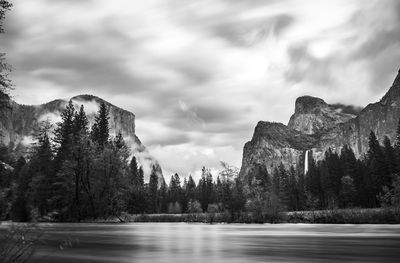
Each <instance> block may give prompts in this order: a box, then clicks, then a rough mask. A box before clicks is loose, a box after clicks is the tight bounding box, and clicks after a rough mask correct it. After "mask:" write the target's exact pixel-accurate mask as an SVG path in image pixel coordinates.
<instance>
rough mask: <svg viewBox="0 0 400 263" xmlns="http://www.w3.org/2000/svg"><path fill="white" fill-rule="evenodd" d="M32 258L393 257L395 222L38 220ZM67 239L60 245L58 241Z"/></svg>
mask: <svg viewBox="0 0 400 263" xmlns="http://www.w3.org/2000/svg"><path fill="white" fill-rule="evenodd" d="M41 227H42V228H43V229H45V231H46V233H45V235H44V241H45V243H44V244H43V245H42V246H41V247H40V248H39V250H38V251H37V254H36V256H35V259H36V260H37V261H38V262H185V263H187V262H190V263H193V262H206V263H211V262H337V261H343V262H348V261H358V262H399V260H400V226H397V225H303V224H282V225H206V224H186V223H157V224H153V223H147V224H43V225H41ZM62 240H69V241H71V246H69V245H68V242H66V243H64V244H65V246H63V247H62V249H60V247H59V245H60V241H62Z"/></svg>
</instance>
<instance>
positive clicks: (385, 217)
mask: <svg viewBox="0 0 400 263" xmlns="http://www.w3.org/2000/svg"><path fill="white" fill-rule="evenodd" d="M6 222H10V223H13V222H12V221H0V225H1V224H4V223H6ZM179 222H181V223H205V224H214V223H224V224H265V223H271V224H285V223H290V224H299V223H303V224H400V208H398V207H391V208H362V209H361V208H353V209H332V210H316V211H292V212H279V213H275V214H270V213H263V214H258V215H255V214H254V213H241V214H235V215H233V216H232V215H231V214H229V213H195V214H122V215H120V216H118V217H117V216H110V217H107V218H97V219H84V220H79V221H55V220H43V219H38V220H36V221H32V222H27V223H100V224H101V223H103V224H107V223H110V224H124V223H179Z"/></svg>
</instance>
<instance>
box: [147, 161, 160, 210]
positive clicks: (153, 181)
mask: <svg viewBox="0 0 400 263" xmlns="http://www.w3.org/2000/svg"><path fill="white" fill-rule="evenodd" d="M157 190H158V176H157V172H156V169H155V167H154V166H153V167H152V170H151V174H150V181H149V212H150V213H157V212H158V209H157V200H158V195H157V194H158V191H157Z"/></svg>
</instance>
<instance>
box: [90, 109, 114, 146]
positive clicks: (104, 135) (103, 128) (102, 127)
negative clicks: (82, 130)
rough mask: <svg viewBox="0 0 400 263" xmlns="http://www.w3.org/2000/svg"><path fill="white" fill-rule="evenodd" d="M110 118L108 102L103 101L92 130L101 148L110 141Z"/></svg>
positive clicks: (95, 140) (93, 137) (93, 138)
mask: <svg viewBox="0 0 400 263" xmlns="http://www.w3.org/2000/svg"><path fill="white" fill-rule="evenodd" d="M109 118H110V117H109V110H108V108H107V106H106V104H105V103H104V102H102V103H101V104H100V109H99V111H98V115H97V116H96V117H95V121H94V124H93V126H92V132H91V136H92V140H93V141H94V142H96V143H97V144H98V145H99V147H100V148H103V147H104V146H105V145H106V144H107V143H108V139H109V136H110V127H109V123H108V120H109Z"/></svg>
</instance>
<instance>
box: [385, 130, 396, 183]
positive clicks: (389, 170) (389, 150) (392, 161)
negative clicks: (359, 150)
mask: <svg viewBox="0 0 400 263" xmlns="http://www.w3.org/2000/svg"><path fill="white" fill-rule="evenodd" d="M383 155H384V163H385V166H384V175H383V176H384V178H383V186H386V187H391V186H392V177H393V176H394V174H396V173H397V164H396V154H395V150H394V148H393V146H392V144H391V142H390V139H389V137H387V136H385V137H384V139H383Z"/></svg>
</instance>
